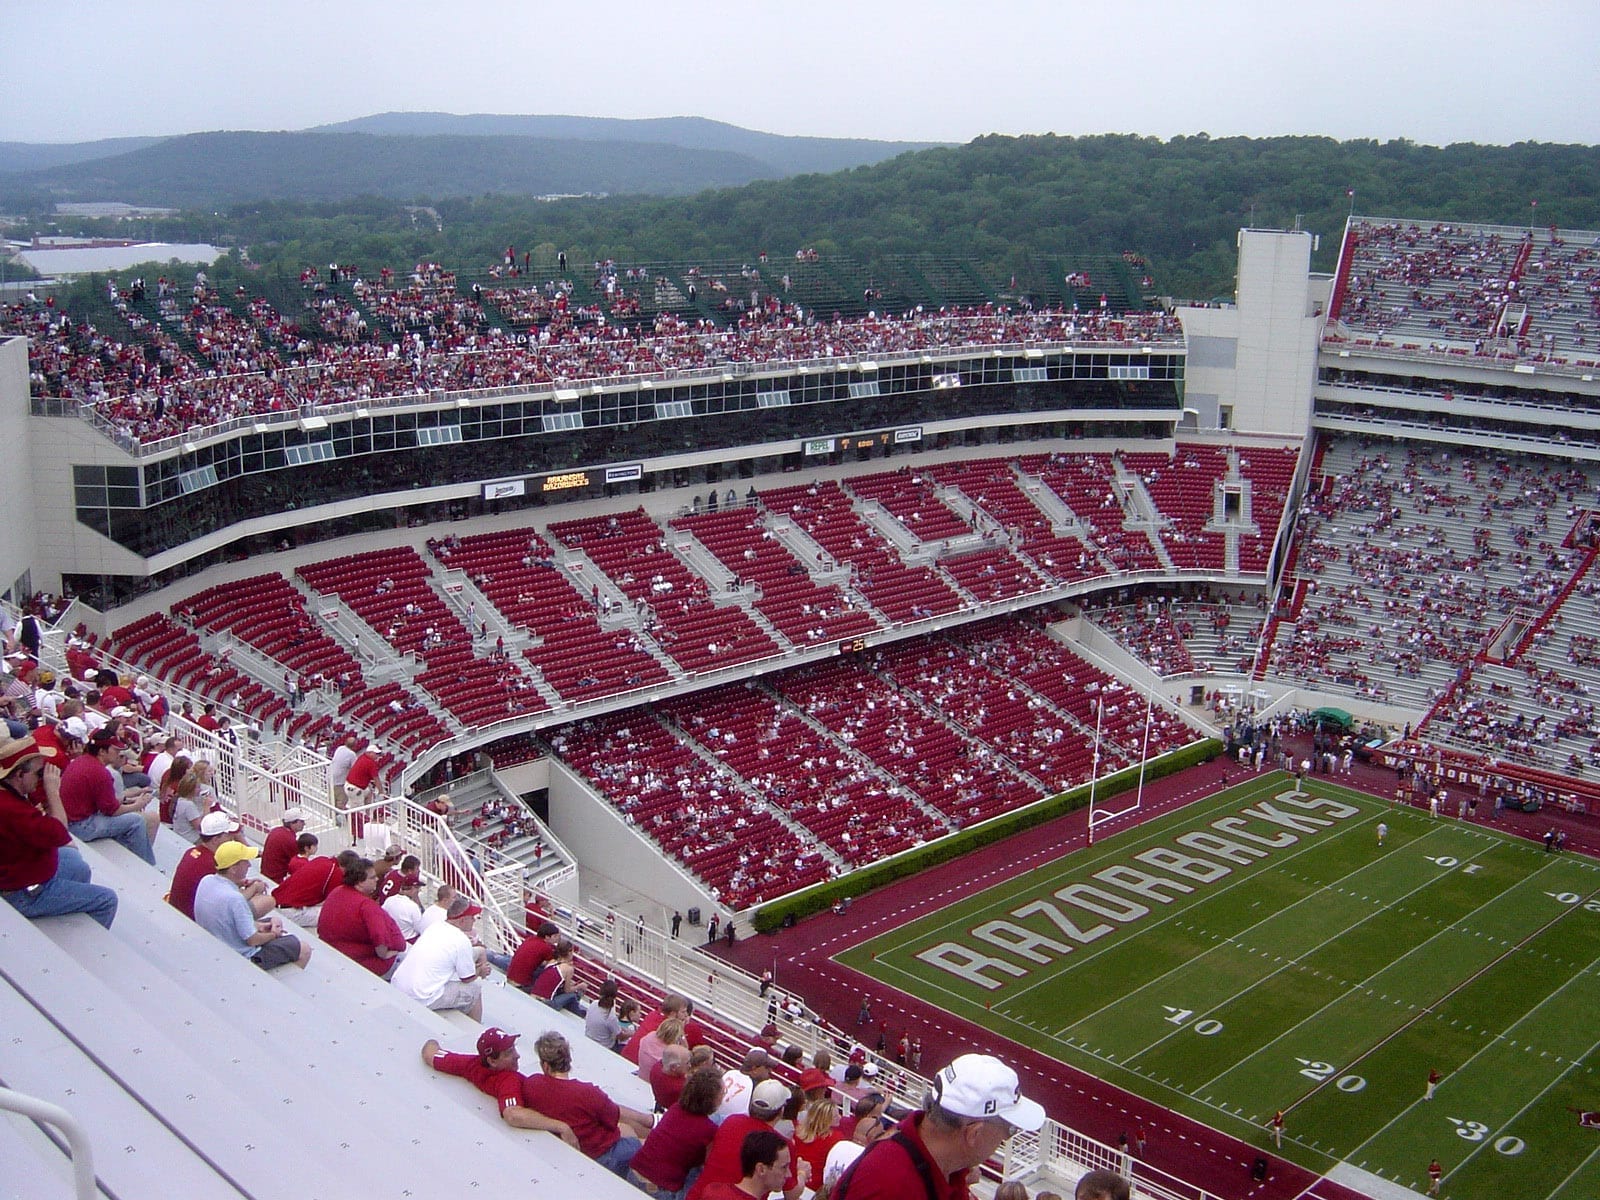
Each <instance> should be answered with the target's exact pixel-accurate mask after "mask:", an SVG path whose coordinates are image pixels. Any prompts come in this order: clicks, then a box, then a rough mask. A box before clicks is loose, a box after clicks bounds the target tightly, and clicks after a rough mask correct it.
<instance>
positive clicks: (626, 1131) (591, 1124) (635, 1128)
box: [522, 1033, 655, 1179]
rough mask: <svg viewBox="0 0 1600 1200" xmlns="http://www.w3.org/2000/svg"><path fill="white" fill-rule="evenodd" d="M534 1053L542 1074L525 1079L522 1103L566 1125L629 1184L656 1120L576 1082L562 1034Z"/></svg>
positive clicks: (542, 1041)
mask: <svg viewBox="0 0 1600 1200" xmlns="http://www.w3.org/2000/svg"><path fill="white" fill-rule="evenodd" d="M534 1049H535V1050H536V1051H537V1052H538V1055H539V1070H540V1073H539V1074H538V1075H529V1076H527V1077H525V1078H524V1079H523V1081H522V1102H523V1104H525V1105H528V1106H529V1107H532V1108H535V1109H537V1110H538V1111H540V1112H542V1113H544V1114H545V1115H546V1116H548V1117H552V1118H554V1119H556V1120H558V1121H565V1122H566V1123H567V1124H568V1125H569V1126H571V1127H572V1132H573V1133H574V1134H576V1135H577V1138H578V1148H579V1149H580V1150H582V1151H583V1152H584V1153H585V1154H587V1155H588V1156H589V1157H590V1158H592V1159H594V1161H595V1162H597V1163H599V1164H600V1165H601V1166H602V1167H605V1168H606V1169H607V1170H608V1171H614V1172H615V1173H616V1174H618V1175H620V1176H621V1177H622V1178H624V1179H626V1178H627V1177H628V1164H629V1163H630V1162H632V1161H633V1156H634V1155H635V1154H636V1153H638V1150H639V1146H640V1144H641V1142H642V1140H643V1138H644V1136H645V1134H646V1133H648V1132H649V1130H650V1127H651V1126H652V1125H654V1124H655V1118H654V1117H652V1116H651V1115H650V1114H649V1113H642V1112H636V1111H635V1110H633V1109H631V1108H624V1107H622V1106H621V1105H619V1104H617V1102H616V1101H614V1100H612V1099H611V1097H610V1096H608V1095H606V1094H605V1093H604V1092H603V1091H601V1090H600V1089H599V1088H597V1087H595V1085H594V1084H592V1083H584V1082H582V1081H581V1080H577V1079H573V1078H572V1047H571V1046H570V1045H569V1044H568V1042H567V1039H566V1038H564V1037H562V1036H561V1034H559V1033H546V1034H542V1035H540V1037H539V1040H538V1041H537V1042H535V1043H534Z"/></svg>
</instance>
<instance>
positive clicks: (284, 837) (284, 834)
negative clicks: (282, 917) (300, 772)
mask: <svg viewBox="0 0 1600 1200" xmlns="http://www.w3.org/2000/svg"><path fill="white" fill-rule="evenodd" d="M305 828H306V814H305V812H304V811H302V810H301V809H298V808H286V809H284V810H283V816H282V818H280V821H279V823H278V824H277V825H275V826H273V829H272V832H271V833H269V834H267V840H266V843H265V844H264V845H263V846H262V847H261V874H262V875H264V876H266V877H267V878H268V879H270V880H272V882H273V883H275V884H278V883H282V882H283V881H284V880H285V879H287V878H289V860H290V859H292V858H293V857H294V856H295V855H296V854H297V853H299V847H298V845H297V839H298V838H299V836H300V835H301V834H302V833H304V832H305Z"/></svg>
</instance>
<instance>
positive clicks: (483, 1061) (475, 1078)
mask: <svg viewBox="0 0 1600 1200" xmlns="http://www.w3.org/2000/svg"><path fill="white" fill-rule="evenodd" d="M519 1036H520V1035H518V1034H515V1033H507V1032H506V1031H505V1030H503V1029H496V1028H494V1027H493V1026H490V1027H489V1028H488V1029H485V1030H484V1031H483V1032H482V1033H480V1034H479V1035H478V1053H477V1054H450V1053H447V1052H446V1051H444V1050H441V1049H440V1048H439V1043H438V1042H436V1041H434V1040H433V1039H432V1038H429V1039H428V1040H427V1041H426V1042H424V1043H423V1044H422V1061H423V1062H424V1063H426V1064H427V1065H428V1066H430V1067H432V1068H433V1069H434V1070H435V1071H438V1072H440V1073H441V1074H443V1075H454V1076H456V1077H457V1078H458V1079H465V1080H467V1081H468V1082H469V1083H471V1084H472V1086H473V1087H475V1088H477V1089H478V1090H479V1091H480V1092H482V1093H483V1094H484V1095H485V1096H492V1097H493V1098H494V1100H495V1102H496V1103H497V1104H498V1105H499V1106H500V1119H501V1120H502V1121H504V1122H505V1123H506V1124H507V1125H510V1126H511V1127H512V1128H513V1129H533V1130H538V1131H540V1132H543V1133H553V1134H555V1135H556V1136H557V1137H559V1138H560V1139H561V1140H562V1141H563V1142H565V1143H567V1145H569V1146H571V1147H572V1148H573V1149H574V1150H576V1149H578V1139H577V1138H576V1137H574V1136H573V1133H572V1129H571V1127H569V1126H568V1125H567V1123H566V1122H565V1121H553V1120H551V1119H550V1118H549V1117H547V1116H545V1115H544V1114H543V1113H541V1112H539V1111H538V1110H536V1109H532V1108H528V1107H526V1106H525V1105H524V1104H523V1103H522V1075H521V1073H520V1072H519V1071H518V1070H517V1065H518V1063H519V1062H520V1061H521V1055H520V1054H519V1053H518V1052H517V1038H518V1037H519Z"/></svg>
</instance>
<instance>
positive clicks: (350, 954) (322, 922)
mask: <svg viewBox="0 0 1600 1200" xmlns="http://www.w3.org/2000/svg"><path fill="white" fill-rule="evenodd" d="M377 890H378V873H377V871H376V870H375V869H374V868H373V865H372V863H371V861H370V860H369V859H365V858H358V859H356V860H355V861H354V862H352V863H349V864H348V865H346V867H345V869H344V885H343V886H342V887H336V888H334V889H333V891H332V892H331V893H330V894H329V896H328V898H327V899H326V900H324V901H323V902H322V911H321V912H320V913H318V914H317V936H318V937H319V938H321V939H322V940H323V941H325V942H327V943H328V945H330V946H332V947H333V948H334V949H335V950H337V951H339V953H340V954H343V955H344V956H345V957H346V958H352V959H354V960H355V961H356V962H358V963H360V964H361V965H362V966H363V967H365V968H367V970H369V971H371V972H372V973H373V974H374V975H381V976H384V977H385V978H387V977H388V974H389V972H390V971H392V970H394V967H395V960H396V959H398V958H399V957H400V956H401V955H402V954H404V953H405V952H406V939H405V937H404V935H402V934H401V932H400V926H398V925H396V924H395V920H394V918H393V917H391V916H390V915H389V914H388V913H386V912H384V911H383V907H382V906H381V905H380V904H379V903H378V902H377V901H376V900H374V899H373V898H372V896H373V893H374V892H376V891H377Z"/></svg>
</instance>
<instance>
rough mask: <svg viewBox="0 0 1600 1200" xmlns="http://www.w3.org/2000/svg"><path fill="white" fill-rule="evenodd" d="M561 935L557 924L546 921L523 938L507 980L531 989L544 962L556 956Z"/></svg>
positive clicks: (508, 968)
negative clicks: (557, 943)
mask: <svg viewBox="0 0 1600 1200" xmlns="http://www.w3.org/2000/svg"><path fill="white" fill-rule="evenodd" d="M560 937H561V931H560V930H559V929H557V928H556V927H555V924H554V923H553V922H550V921H545V922H543V923H542V924H540V925H539V926H538V927H537V928H536V929H534V931H533V932H532V933H530V934H529V935H528V936H527V937H525V938H523V939H522V943H521V945H519V946H518V947H517V949H516V952H515V953H514V954H512V956H511V965H510V966H508V967H507V968H506V982H507V983H509V984H510V985H511V986H512V987H516V988H521V989H522V990H523V991H525V992H526V991H529V990H531V989H532V988H533V981H534V980H535V979H536V978H537V977H538V975H539V973H540V972H541V971H542V970H543V969H544V964H545V963H547V962H549V961H550V960H551V959H552V958H554V957H555V952H556V942H557V941H558V940H559V939H560Z"/></svg>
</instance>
